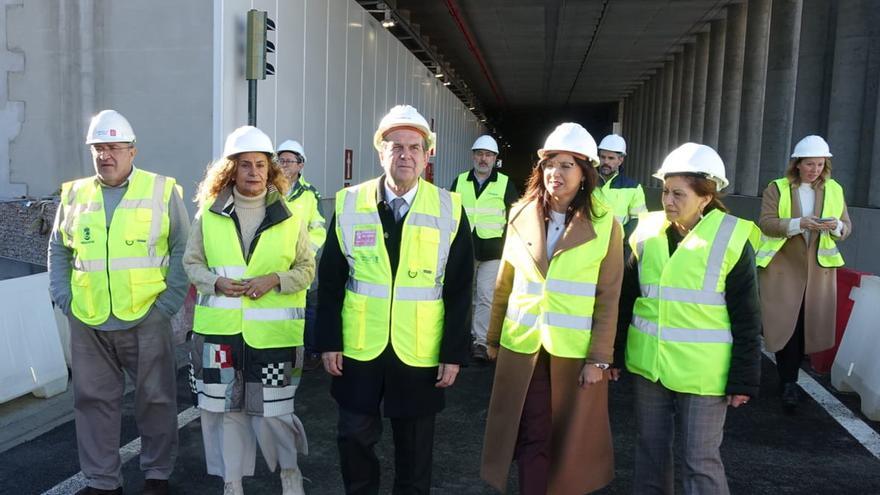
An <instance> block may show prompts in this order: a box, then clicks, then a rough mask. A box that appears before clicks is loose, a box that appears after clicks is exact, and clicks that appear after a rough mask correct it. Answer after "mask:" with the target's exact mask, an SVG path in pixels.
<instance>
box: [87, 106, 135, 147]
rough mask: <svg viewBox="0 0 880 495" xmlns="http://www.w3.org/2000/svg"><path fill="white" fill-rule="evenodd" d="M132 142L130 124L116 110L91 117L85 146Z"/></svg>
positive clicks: (133, 139)
mask: <svg viewBox="0 0 880 495" xmlns="http://www.w3.org/2000/svg"><path fill="white" fill-rule="evenodd" d="M133 142H135V137H134V130H132V128H131V124H129V123H128V120H127V119H126V118H125V117H123V116H122V114H121V113H119V112H117V111H116V110H102V111H101V112H99V113H98V115H95V116H94V117H92V121H91V122H90V123H89V130H88V131H87V132H86V144H98V143H133Z"/></svg>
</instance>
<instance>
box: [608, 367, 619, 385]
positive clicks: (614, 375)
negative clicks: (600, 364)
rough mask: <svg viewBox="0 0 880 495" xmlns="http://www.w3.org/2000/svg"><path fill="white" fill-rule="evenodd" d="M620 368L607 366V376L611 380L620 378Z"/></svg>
mask: <svg viewBox="0 0 880 495" xmlns="http://www.w3.org/2000/svg"><path fill="white" fill-rule="evenodd" d="M620 372H621V371H620V368H608V378H610V379H611V381H612V382H616V381H617V380H620Z"/></svg>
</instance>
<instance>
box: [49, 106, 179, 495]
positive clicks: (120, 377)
mask: <svg viewBox="0 0 880 495" xmlns="http://www.w3.org/2000/svg"><path fill="white" fill-rule="evenodd" d="M86 144H87V145H88V146H89V149H90V150H91V153H92V162H93V164H94V167H95V172H96V174H95V175H94V176H92V177H86V178H82V179H79V180H74V181H71V182H66V183H64V184H63V185H62V186H61V204H60V206H59V207H58V213H57V215H56V217H55V226H54V229H53V231H52V236H51V238H50V240H49V289H50V292H51V294H52V300H53V301H54V302H55V304H56V305H58V306H59V307H60V308H61V310H62V311H63V312H64V314H66V315H67V317H68V318H69V320H70V328H71V332H70V333H71V336H70V347H71V370H72V375H73V394H74V418H75V422H76V438H77V448H78V451H79V463H80V468H81V469H82V472H83V474H85V477H86V479H87V481H88V487H86V488H85V489H84V490H82V491H81V492H80V493H90V494H101V493H122V472H121V461H120V457H119V429H120V427H121V420H122V396H123V393H124V391H125V374H126V373H127V374H128V375H129V376H130V377H132V379H133V381H134V385H135V392H134V394H135V400H134V403H135V419H136V420H137V426H138V431H139V432H140V434H141V453H140V466H141V470H142V471H143V472H144V477H145V479H146V482H145V483H144V492H143V493H149V494H159V493H168V478H169V477H170V476H171V471H172V470H173V469H174V458H175V456H176V451H177V381H176V372H177V368H176V365H175V358H174V348H173V346H172V335H171V321H170V318H171V317H172V316H173V315H174V314H175V313H177V311H178V310H179V309H180V307H181V305H182V304H183V299H184V297H185V295H186V290H187V287H188V285H189V282H188V281H187V278H186V274H185V273H184V272H183V267H182V266H181V258H182V256H183V252H184V249H185V248H186V240H187V236H188V234H189V217H188V215H187V213H186V208H185V207H184V205H183V198H182V192H181V189H180V186H178V185H177V183H176V181H175V180H174V179H173V178H171V177H165V176H162V175H158V174H154V173H151V172H147V171H145V170H143V169H139V168H136V167H134V163H133V162H134V158H135V156H136V155H137V148H135V135H134V131H133V130H132V128H131V125H130V124H129V123H128V120H126V119H125V117H123V116H122V115H121V114H119V113H118V112H116V111H114V110H104V111H102V112H101V113H99V114H97V115H96V116H94V117H93V118H92V121H91V124H90V125H89V129H88V133H87V135H86Z"/></svg>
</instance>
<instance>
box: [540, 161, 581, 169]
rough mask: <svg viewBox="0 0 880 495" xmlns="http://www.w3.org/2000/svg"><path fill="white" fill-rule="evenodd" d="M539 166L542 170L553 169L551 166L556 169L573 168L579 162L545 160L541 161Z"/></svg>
mask: <svg viewBox="0 0 880 495" xmlns="http://www.w3.org/2000/svg"><path fill="white" fill-rule="evenodd" d="M538 166H539V167H541V170H547V169H551V168H552V169H556V170H571V169H573V168H574V167H576V166H577V164H576V163H574V162H562V161H556V160H543V161H542V162H541V163H539V164H538Z"/></svg>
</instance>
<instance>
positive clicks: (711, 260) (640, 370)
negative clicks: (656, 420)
mask: <svg viewBox="0 0 880 495" xmlns="http://www.w3.org/2000/svg"><path fill="white" fill-rule="evenodd" d="M668 226H669V222H668V221H667V220H666V214H665V213H664V212H653V213H645V214H642V215H639V225H638V227H637V228H636V230H635V232H634V233H633V234H632V236H630V245H631V246H632V249H633V254H634V255H635V256H636V257H637V259H638V263H639V285H640V287H641V296H640V297H638V298H637V299H636V301H635V306H634V307H633V316H632V322H631V323H630V325H629V330H628V332H629V333H628V337H627V343H626V367H627V369H629V370H630V371H631V372H632V373H635V374H637V375H641V376H643V377H645V378H646V379H648V380H650V381H652V382H656V381H657V380H659V381H660V382H661V383H662V384H663V385H664V386H665V387H666V388H668V389H670V390H674V391H676V392H682V393H689V394H697V395H714V396H721V395H725V389H726V387H727V373H728V371H729V370H730V357H731V349H732V347H733V335H732V334H731V328H730V317H729V315H728V312H727V302H726V300H725V297H724V293H725V283H726V280H727V274H728V273H729V272H730V270H731V269H732V268H733V266H734V265H735V264H736V262H737V261H738V260H739V258H740V256H741V255H742V250H743V248H744V247H745V245H746V243H747V242H755V241H757V238H758V229H757V227H756V226H755V224H754V223H752V222H749V221H748V220H742V219H740V218H737V217H734V216H732V215H728V214H726V213H724V212H722V211H720V210H713V211H711V212H710V213H709V214H708V215H706V216H705V217H703V219H702V220H700V222H699V223H697V225H696V226H695V227H694V229H693V230H691V231H690V232H689V233H688V235H687V236H685V238H684V239H683V240H682V241H681V243H679V245H678V248H676V250H675V253H674V254H673V255H672V256H670V255H669V241H668V239H667V237H666V229H667V227H668Z"/></svg>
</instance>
